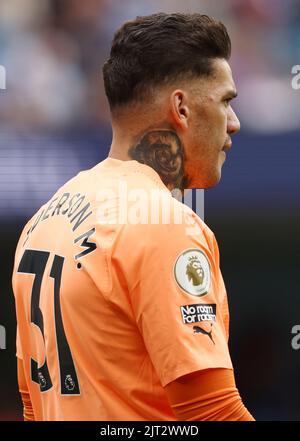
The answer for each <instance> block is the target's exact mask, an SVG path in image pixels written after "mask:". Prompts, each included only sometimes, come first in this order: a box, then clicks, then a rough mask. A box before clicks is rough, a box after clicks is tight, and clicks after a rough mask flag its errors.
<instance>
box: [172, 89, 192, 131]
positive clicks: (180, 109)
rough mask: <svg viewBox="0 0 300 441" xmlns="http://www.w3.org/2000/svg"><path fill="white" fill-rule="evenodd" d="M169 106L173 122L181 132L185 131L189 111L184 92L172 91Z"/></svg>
mask: <svg viewBox="0 0 300 441" xmlns="http://www.w3.org/2000/svg"><path fill="white" fill-rule="evenodd" d="M170 105H171V106H170V107H171V116H172V119H173V122H174V123H175V124H176V126H177V127H178V128H180V129H181V130H185V129H187V128H188V119H189V115H190V110H189V107H188V105H187V97H186V94H185V92H184V91H183V90H180V89H176V90H174V91H173V92H172V94H171V96H170Z"/></svg>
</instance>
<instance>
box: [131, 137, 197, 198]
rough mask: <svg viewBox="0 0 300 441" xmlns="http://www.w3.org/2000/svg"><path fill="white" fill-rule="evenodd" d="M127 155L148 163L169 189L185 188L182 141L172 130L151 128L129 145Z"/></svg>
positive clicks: (186, 180)
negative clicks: (135, 142) (136, 141)
mask: <svg viewBox="0 0 300 441" xmlns="http://www.w3.org/2000/svg"><path fill="white" fill-rule="evenodd" d="M128 154H129V156H130V157H131V158H132V159H135V160H136V161H138V162H140V163H142V164H146V165H149V166H150V167H152V168H153V169H154V170H155V171H156V172H157V173H158V174H159V176H160V178H161V180H162V181H163V183H164V184H165V185H166V186H167V187H168V188H171V189H175V188H176V189H177V188H178V189H180V190H181V191H183V190H184V188H187V182H188V179H187V177H186V176H185V175H184V167H183V162H184V151H183V146H182V143H181V141H180V139H179V137H178V135H177V134H176V132H174V131H172V130H167V129H166V130H164V129H161V130H151V131H149V132H147V133H145V134H144V135H143V137H142V138H141V139H140V141H139V142H138V144H137V145H135V146H133V147H131V148H130V149H129V152H128Z"/></svg>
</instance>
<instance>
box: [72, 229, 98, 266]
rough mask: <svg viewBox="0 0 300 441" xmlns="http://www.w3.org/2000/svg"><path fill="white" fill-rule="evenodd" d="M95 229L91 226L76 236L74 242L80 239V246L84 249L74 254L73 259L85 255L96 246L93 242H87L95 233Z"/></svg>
mask: <svg viewBox="0 0 300 441" xmlns="http://www.w3.org/2000/svg"><path fill="white" fill-rule="evenodd" d="M95 231H96V229H95V228H91V229H90V230H89V231H87V232H86V233H83V234H81V235H80V236H79V237H77V239H75V240H74V243H78V242H80V241H81V243H80V246H81V247H84V248H85V250H83V251H81V253H79V254H76V256H75V260H78V259H80V258H81V257H83V256H86V255H87V254H89V253H91V252H93V251H94V250H95V249H96V248H97V245H96V244H95V242H89V238H90V237H91V236H92V235H93V234H94V233H95Z"/></svg>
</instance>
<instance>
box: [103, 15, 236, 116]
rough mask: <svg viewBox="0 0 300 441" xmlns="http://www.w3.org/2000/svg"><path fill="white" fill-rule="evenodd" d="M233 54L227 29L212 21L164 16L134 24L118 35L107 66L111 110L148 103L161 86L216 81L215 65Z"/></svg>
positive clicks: (106, 88)
mask: <svg viewBox="0 0 300 441" xmlns="http://www.w3.org/2000/svg"><path fill="white" fill-rule="evenodd" d="M230 54H231V42H230V37H229V35H228V33H227V30H226V28H225V26H224V25H223V24H222V23H221V22H219V21H216V20H214V19H212V18H210V17H208V16H207V15H202V14H181V13H174V14H165V13H158V14H153V15H148V16H144V17H137V18H136V19H135V20H132V21H128V22H126V23H124V24H123V26H122V27H121V28H120V29H119V30H117V32H116V33H115V35H114V38H113V41H112V46H111V51H110V57H109V58H108V60H106V62H105V63H104V66H103V78H104V86H105V92H106V95H107V98H108V102H109V105H110V109H111V111H112V113H114V111H115V110H117V109H120V108H122V107H124V106H125V105H127V104H132V103H140V102H143V101H144V100H146V99H147V97H148V98H149V92H150V90H151V89H153V87H155V86H159V85H162V84H168V83H171V82H173V81H174V80H178V79H181V78H185V77H187V78H188V77H192V78H193V77H200V76H210V75H211V74H212V73H213V68H212V61H213V60H214V59H216V58H223V59H225V60H228V59H229V58H230Z"/></svg>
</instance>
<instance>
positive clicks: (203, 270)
mask: <svg viewBox="0 0 300 441" xmlns="http://www.w3.org/2000/svg"><path fill="white" fill-rule="evenodd" d="M174 277H175V280H176V282H177V284H178V285H179V287H180V288H181V289H182V290H184V291H185V292H186V293H188V294H190V295H193V296H197V297H201V296H204V295H205V294H207V293H208V292H209V289H210V284H211V270H210V264H209V261H208V258H207V257H206V255H205V254H204V252H203V251H201V250H200V249H189V250H186V251H184V252H183V253H181V254H180V256H179V257H177V259H176V262H175V265H174Z"/></svg>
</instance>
